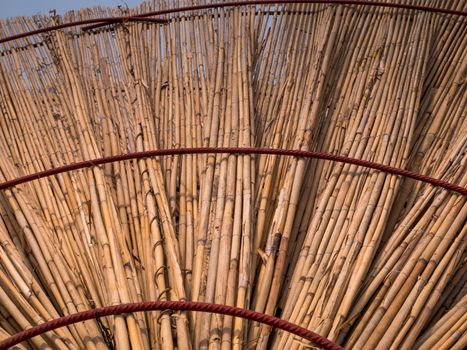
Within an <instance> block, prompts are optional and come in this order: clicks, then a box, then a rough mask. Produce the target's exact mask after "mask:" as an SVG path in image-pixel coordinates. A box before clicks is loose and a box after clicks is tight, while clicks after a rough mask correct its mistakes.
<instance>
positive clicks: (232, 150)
mask: <svg viewBox="0 0 467 350" xmlns="http://www.w3.org/2000/svg"><path fill="white" fill-rule="evenodd" d="M202 153H228V154H271V155H283V156H295V157H303V158H315V159H324V160H330V161H335V162H341V163H347V164H354V165H358V166H363V167H366V168H371V169H375V170H380V171H383V172H385V173H388V174H393V175H399V176H404V177H408V178H411V179H414V180H419V181H422V182H426V183H429V184H431V185H433V186H437V187H442V188H444V189H447V190H450V191H454V192H457V193H460V194H461V195H464V196H466V195H467V188H465V187H461V186H459V185H456V184H453V183H450V182H447V181H444V180H440V179H435V178H433V177H430V176H426V175H421V174H418V173H415V172H412V171H409V170H404V169H400V168H396V167H392V166H389V165H384V164H379V163H374V162H370V161H367V160H362V159H355V158H349V157H345V156H338V155H334V154H329V153H322V152H311V151H300V150H285V149H273V148H254V147H218V148H210V147H195V148H174V149H160V150H154V151H145V152H134V153H127V154H121V155H117V156H109V157H103V158H98V159H93V160H85V161H82V162H77V163H72V164H68V165H63V166H60V167H57V168H52V169H48V170H44V171H40V172H37V173H34V174H30V175H25V176H21V177H18V178H16V179H13V180H8V181H5V182H3V183H0V190H4V189H7V188H10V187H13V186H16V185H19V184H22V183H25V182H29V181H32V180H37V179H40V178H43V177H47V176H51V175H56V174H60V173H64V172H67V171H71V170H78V169H83V168H89V167H93V166H96V165H101V164H106V163H112V162H118V161H123V160H130V159H141V158H147V157H160V156H170V155H183V154H202Z"/></svg>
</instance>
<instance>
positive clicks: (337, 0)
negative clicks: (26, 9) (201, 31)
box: [0, 0, 467, 44]
mask: <svg viewBox="0 0 467 350" xmlns="http://www.w3.org/2000/svg"><path fill="white" fill-rule="evenodd" d="M274 4H276V5H280V4H338V5H357V6H378V7H386V8H400V9H407V10H417V11H424V12H431V13H444V14H449V15H454V16H461V17H465V16H467V12H465V11H456V10H450V9H443V8H437V7H430V6H419V5H410V4H398V3H387V2H382V1H361V0H360V1H359V0H253V1H232V2H224V3H216V4H205V5H196V6H187V7H179V8H173V9H168V10H161V11H153V12H147V13H142V14H139V15H135V16H122V17H105V18H95V19H88V20H83V21H75V22H69V23H63V24H58V25H55V26H50V27H44V28H40V29H36V30H32V31H28V32H24V33H20V34H16V35H12V36H8V37H5V38H2V39H0V44H1V43H5V42H8V41H12V40H15V39H20V38H25V37H28V36H31V35H36V34H41V33H46V32H50V31H53V30H57V29H63V28H68V27H74V26H80V25H85V24H97V23H99V24H98V25H97V27H98V26H101V25H105V24H111V23H118V22H124V21H129V22H132V21H137V20H138V18H139V19H140V20H141V18H143V17H151V16H158V15H164V14H170V13H179V12H189V11H196V10H203V9H216V8H225V7H234V6H243V5H274ZM158 21H159V22H160V23H165V22H166V20H164V19H160V20H158ZM103 22H105V23H103ZM92 28H93V26H90V27H88V28H87V29H92Z"/></svg>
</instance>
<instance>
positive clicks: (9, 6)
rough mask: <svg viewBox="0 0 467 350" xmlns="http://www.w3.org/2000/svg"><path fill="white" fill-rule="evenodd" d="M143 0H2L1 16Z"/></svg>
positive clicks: (130, 4) (63, 11) (59, 12)
mask: <svg viewBox="0 0 467 350" xmlns="http://www.w3.org/2000/svg"><path fill="white" fill-rule="evenodd" d="M142 1H143V0H0V17H2V18H5V17H13V16H31V15H34V14H37V13H42V14H48V12H49V11H50V10H52V9H55V10H57V13H58V14H64V13H65V12H66V11H67V10H76V9H79V8H81V7H92V6H97V5H101V6H102V5H104V6H117V5H124V4H125V3H127V4H128V7H135V6H136V5H137V4H139V3H140V2H142Z"/></svg>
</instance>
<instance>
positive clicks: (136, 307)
mask: <svg viewBox="0 0 467 350" xmlns="http://www.w3.org/2000/svg"><path fill="white" fill-rule="evenodd" d="M167 309H170V310H176V311H202V312H212V313H216V314H222V315H229V316H234V317H241V318H245V319H247V320H250V321H256V322H260V323H263V324H266V325H268V326H271V327H273V328H279V329H282V330H284V331H286V332H290V333H292V334H295V335H298V336H300V337H302V338H305V339H307V340H309V341H311V342H312V343H314V344H315V345H318V346H320V347H322V348H324V349H325V350H344V348H343V347H341V346H339V345H337V344H335V343H333V342H331V341H330V340H328V339H326V338H324V337H322V336H320V335H319V334H316V333H315V332H312V331H310V330H308V329H306V328H303V327H300V326H297V325H295V324H293V323H290V322H288V321H285V320H281V319H279V318H277V317H273V316H270V315H265V314H262V313H259V312H255V311H251V310H245V309H240V308H237V307H233V306H227V305H218V304H209V303H201V302H194V301H146V302H140V303H130V304H120V305H113V306H106V307H102V308H98V309H92V310H88V311H83V312H78V313H75V314H72V315H67V316H63V317H60V318H57V319H54V320H52V321H48V322H45V323H42V324H40V325H38V326H34V327H32V328H30V329H27V330H24V331H22V332H19V333H17V334H15V335H13V336H11V337H9V338H7V339H5V340H3V341H1V342H0V350H5V349H7V348H8V347H10V346H14V345H16V344H19V343H21V342H23V341H25V340H28V339H31V338H32V337H35V336H37V335H40V334H43V333H45V332H48V331H51V330H54V329H56V328H60V327H64V326H68V325H70V324H74V323H78V322H82V321H86V320H90V319H93V318H96V317H102V316H110V315H121V314H125V313H131V312H139V311H154V310H167Z"/></svg>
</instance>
